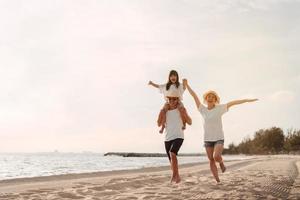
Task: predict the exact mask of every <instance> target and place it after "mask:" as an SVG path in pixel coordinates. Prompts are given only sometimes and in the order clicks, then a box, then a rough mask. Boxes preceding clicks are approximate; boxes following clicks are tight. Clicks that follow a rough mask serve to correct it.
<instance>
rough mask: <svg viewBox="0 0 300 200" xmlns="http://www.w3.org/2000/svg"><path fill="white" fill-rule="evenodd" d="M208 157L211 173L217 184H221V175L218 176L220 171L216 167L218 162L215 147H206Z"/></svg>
mask: <svg viewBox="0 0 300 200" xmlns="http://www.w3.org/2000/svg"><path fill="white" fill-rule="evenodd" d="M205 150H206V155H207V157H208V159H209V165H210V171H211V173H212V174H213V176H214V177H215V179H216V181H217V182H220V179H219V175H218V169H217V166H216V162H215V159H214V147H205Z"/></svg>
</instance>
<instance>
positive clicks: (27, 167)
mask: <svg viewBox="0 0 300 200" xmlns="http://www.w3.org/2000/svg"><path fill="white" fill-rule="evenodd" d="M249 158H251V157H250V156H245V155H234V156H229V155H228V156H227V155H225V156H224V160H225V161H226V160H227V161H228V160H244V159H249ZM178 162H179V164H186V163H197V162H207V158H206V156H196V157H180V156H179V157H178ZM168 165H169V161H168V158H167V157H120V156H104V155H103V154H100V153H59V152H53V153H0V180H6V179H15V178H27V177H39V176H50V175H60V174H69V173H86V172H100V171H113V170H124V169H139V168H145V167H156V166H168Z"/></svg>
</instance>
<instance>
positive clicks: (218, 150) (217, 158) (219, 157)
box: [214, 144, 226, 173]
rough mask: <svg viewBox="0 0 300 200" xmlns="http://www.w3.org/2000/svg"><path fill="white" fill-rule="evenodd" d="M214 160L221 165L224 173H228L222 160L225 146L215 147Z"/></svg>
mask: <svg viewBox="0 0 300 200" xmlns="http://www.w3.org/2000/svg"><path fill="white" fill-rule="evenodd" d="M214 151H215V153H214V160H215V161H216V162H218V163H219V164H220V168H221V170H222V172H223V173H224V172H225V171H226V167H225V165H224V162H223V158H222V151H223V144H216V145H215V147H214Z"/></svg>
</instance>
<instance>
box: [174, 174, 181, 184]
mask: <svg viewBox="0 0 300 200" xmlns="http://www.w3.org/2000/svg"><path fill="white" fill-rule="evenodd" d="M180 181H181V178H180V176H177V177H176V179H175V183H176V184H178V183H180Z"/></svg>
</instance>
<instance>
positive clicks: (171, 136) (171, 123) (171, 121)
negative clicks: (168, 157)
mask: <svg viewBox="0 0 300 200" xmlns="http://www.w3.org/2000/svg"><path fill="white" fill-rule="evenodd" d="M166 118H167V120H166V135H165V141H170V140H175V139H176V138H181V139H184V135H183V130H182V126H183V123H182V120H181V117H180V113H179V110H178V109H174V110H169V111H168V112H167V116H166Z"/></svg>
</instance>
